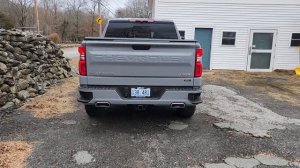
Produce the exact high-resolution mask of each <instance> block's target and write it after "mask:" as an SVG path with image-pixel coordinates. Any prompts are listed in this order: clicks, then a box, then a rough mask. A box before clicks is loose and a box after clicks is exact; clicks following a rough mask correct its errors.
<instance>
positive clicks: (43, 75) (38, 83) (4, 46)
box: [0, 29, 72, 108]
mask: <svg viewBox="0 0 300 168" xmlns="http://www.w3.org/2000/svg"><path fill="white" fill-rule="evenodd" d="M70 71H71V67H70V63H69V60H68V59H66V58H64V56H63V51H62V50H60V48H59V46H58V45H56V44H55V43H54V42H52V41H50V40H48V39H47V38H46V37H44V36H42V35H39V34H35V33H31V32H26V33H24V32H22V31H21V30H17V29H11V30H4V29H0V108H1V106H3V105H6V104H7V103H9V102H10V103H9V104H7V105H8V106H10V105H11V104H12V103H14V105H15V106H18V105H20V104H22V101H26V99H30V98H29V97H35V96H37V94H43V93H45V86H49V85H53V84H56V83H57V80H58V79H64V78H67V77H70V76H71V75H72V74H70ZM16 97H17V98H16ZM8 106H7V107H8Z"/></svg>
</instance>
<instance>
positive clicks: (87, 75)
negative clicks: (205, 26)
mask: <svg viewBox="0 0 300 168" xmlns="http://www.w3.org/2000/svg"><path fill="white" fill-rule="evenodd" d="M78 51H79V54H80V60H79V74H80V86H79V97H78V101H79V102H82V103H84V104H85V109H86V112H87V114H88V115H89V116H95V115H97V113H101V111H104V110H106V109H107V108H110V107H111V106H134V107H136V108H137V109H138V110H145V109H146V108H147V107H149V106H165V107H169V108H171V109H176V111H177V112H178V115H179V116H181V117H185V118H188V117H191V116H192V115H193V114H194V113H195V110H196V105H197V104H199V103H201V102H202V101H201V76H202V55H203V50H202V48H201V47H200V44H199V43H198V42H197V41H188V40H182V39H181V37H180V35H179V33H178V31H177V29H176V26H175V24H174V22H172V21H154V20H151V19H113V20H110V21H109V22H108V24H107V26H106V28H105V30H104V33H103V36H102V37H101V38H94V37H86V38H85V39H84V40H83V42H82V45H81V46H80V47H79V48H78Z"/></svg>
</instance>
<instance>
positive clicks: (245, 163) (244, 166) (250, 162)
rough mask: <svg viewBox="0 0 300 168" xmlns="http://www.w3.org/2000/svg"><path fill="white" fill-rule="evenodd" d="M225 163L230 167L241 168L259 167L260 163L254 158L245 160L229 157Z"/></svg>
mask: <svg viewBox="0 0 300 168" xmlns="http://www.w3.org/2000/svg"><path fill="white" fill-rule="evenodd" d="M225 162H226V163H227V164H228V165H231V166H235V167H239V168H253V167H255V166H258V165H259V164H260V162H259V161H258V160H256V159H254V158H251V159H245V158H233V157H229V158H226V159H225Z"/></svg>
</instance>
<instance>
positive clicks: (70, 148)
mask: <svg viewBox="0 0 300 168" xmlns="http://www.w3.org/2000/svg"><path fill="white" fill-rule="evenodd" d="M57 87H59V86H57ZM70 89H71V88H70ZM73 94H74V97H75V96H76V95H75V94H76V88H75V89H74V92H73ZM266 107H267V108H266ZM76 108H77V109H78V110H76V111H74V113H69V114H65V115H63V116H61V117H55V118H50V119H39V118H35V117H33V116H32V115H31V113H30V112H26V111H20V110H19V111H17V112H15V113H14V114H17V115H10V116H8V117H7V118H6V122H4V123H2V124H1V125H0V130H1V132H0V135H1V136H0V140H22V141H27V142H34V144H35V145H34V150H33V153H32V155H31V156H30V157H29V158H28V167H34V168H35V167H36V168H41V167H47V168H48V167H113V168H114V167H202V166H207V167H210V166H211V167H216V166H221V167H224V165H225V163H224V161H223V160H224V159H226V158H227V160H230V158H228V157H241V158H254V157H255V158H259V156H257V155H259V154H261V153H263V154H268V155H273V156H277V157H280V158H275V162H280V161H281V162H280V163H282V164H283V165H285V166H283V167H288V166H287V165H286V164H288V162H293V161H296V160H298V161H299V160H300V126H299V119H297V118H300V113H299V111H300V110H299V109H300V108H299V106H295V105H292V104H289V103H286V102H280V101H275V100H273V99H271V98H270V97H267V96H266V95H263V94H259V93H255V92H254V91H251V90H245V89H239V88H234V89H233V88H231V87H228V86H226V87H223V86H216V85H213V84H206V85H205V86H204V104H202V105H199V106H198V107H197V113H196V114H195V116H194V117H193V118H192V119H190V120H184V119H180V118H177V117H176V115H174V113H173V112H172V111H169V110H167V109H151V110H149V111H144V112H139V111H132V110H128V109H124V108H117V109H112V110H111V111H109V112H107V113H106V114H103V115H100V116H99V117H97V118H94V119H91V118H89V117H87V115H86V114H85V112H84V110H83V107H82V106H81V105H80V104H77V105H76ZM281 109H285V110H281ZM287 111H288V113H287ZM290 113H293V116H297V118H295V117H294V118H292V117H291V116H290V115H289V114H290ZM280 159H282V160H283V161H282V160H280ZM231 160H232V159H231ZM253 160H254V161H252V162H251V163H252V164H254V165H255V164H256V163H257V160H256V159H253ZM271 160H272V159H271ZM286 160H287V161H286ZM267 161H268V160H267ZM237 162H238V163H243V162H241V161H240V160H238V161H237ZM273 162H274V159H273ZM273 162H272V163H273ZM258 163H260V162H258ZM266 163H268V162H266ZM210 164H212V165H210ZM213 164H219V165H213ZM249 164H250V163H249ZM225 166H226V167H227V166H228V165H227V164H226V165H225ZM229 167H231V166H229ZM258 167H261V168H263V167H274V166H263V165H260V166H258ZM290 167H296V166H290Z"/></svg>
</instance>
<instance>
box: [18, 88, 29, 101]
mask: <svg viewBox="0 0 300 168" xmlns="http://www.w3.org/2000/svg"><path fill="white" fill-rule="evenodd" d="M29 97H30V94H29V93H28V92H27V91H26V90H22V91H20V92H18V98H19V99H20V100H23V101H25V100H26V99H28V98H29Z"/></svg>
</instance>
